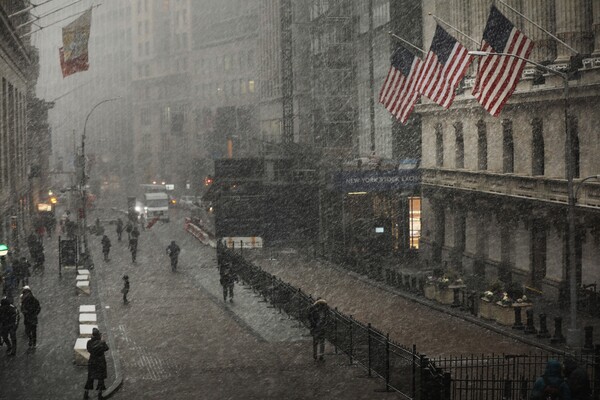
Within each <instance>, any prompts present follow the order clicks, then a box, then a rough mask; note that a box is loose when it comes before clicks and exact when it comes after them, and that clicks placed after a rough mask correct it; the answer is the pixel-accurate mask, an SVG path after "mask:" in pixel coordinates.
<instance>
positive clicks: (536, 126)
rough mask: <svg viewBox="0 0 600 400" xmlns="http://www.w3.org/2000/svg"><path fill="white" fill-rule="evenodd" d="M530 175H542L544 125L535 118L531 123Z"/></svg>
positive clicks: (543, 165)
mask: <svg viewBox="0 0 600 400" xmlns="http://www.w3.org/2000/svg"><path fill="white" fill-rule="evenodd" d="M531 130H532V132H531V133H532V138H531V175H533V176H539V175H544V172H545V171H544V169H545V164H544V157H545V150H544V123H543V121H542V120H541V118H535V119H534V120H533V121H532V122H531Z"/></svg>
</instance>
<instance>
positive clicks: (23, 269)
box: [17, 257, 31, 287]
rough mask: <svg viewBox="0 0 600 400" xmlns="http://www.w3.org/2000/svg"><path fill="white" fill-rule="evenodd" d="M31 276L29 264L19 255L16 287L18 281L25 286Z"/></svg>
mask: <svg viewBox="0 0 600 400" xmlns="http://www.w3.org/2000/svg"><path fill="white" fill-rule="evenodd" d="M30 276H31V264H30V263H29V261H27V259H26V258H25V257H21V260H20V261H19V275H18V276H17V287H18V286H19V283H20V284H21V285H22V286H23V287H25V286H27V285H29V277H30Z"/></svg>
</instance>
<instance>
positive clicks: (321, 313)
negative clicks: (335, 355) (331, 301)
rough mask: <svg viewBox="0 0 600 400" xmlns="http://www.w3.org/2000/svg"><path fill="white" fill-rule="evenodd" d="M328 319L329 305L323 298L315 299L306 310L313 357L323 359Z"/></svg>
mask: <svg viewBox="0 0 600 400" xmlns="http://www.w3.org/2000/svg"><path fill="white" fill-rule="evenodd" d="M328 320H329V307H328V306H327V302H326V301H325V300H324V299H317V301H315V302H314V304H313V305H312V306H310V309H309V310H308V322H309V323H310V334H311V335H312V337H313V358H314V359H315V360H316V359H319V361H323V355H324V354H325V333H326V332H327V325H328V322H329V321H328Z"/></svg>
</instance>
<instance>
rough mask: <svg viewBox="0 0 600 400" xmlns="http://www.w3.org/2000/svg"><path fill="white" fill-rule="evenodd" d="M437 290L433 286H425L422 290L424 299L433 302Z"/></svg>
mask: <svg viewBox="0 0 600 400" xmlns="http://www.w3.org/2000/svg"><path fill="white" fill-rule="evenodd" d="M436 289H437V288H436V287H435V285H425V287H424V288H423V293H424V295H425V298H427V299H429V300H435V293H436V291H437V290H436Z"/></svg>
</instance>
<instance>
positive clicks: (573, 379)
mask: <svg viewBox="0 0 600 400" xmlns="http://www.w3.org/2000/svg"><path fill="white" fill-rule="evenodd" d="M563 366H564V369H563V370H564V374H565V379H566V381H567V385H568V386H569V390H570V391H571V399H572V400H590V399H591V398H592V390H591V385H590V378H589V377H588V374H587V371H586V370H585V367H583V366H581V365H579V363H578V362H577V360H576V359H575V358H574V357H567V358H566V359H565V361H564V363H563Z"/></svg>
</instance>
